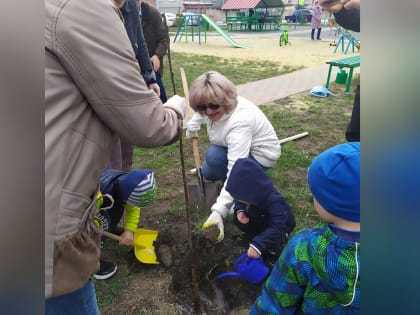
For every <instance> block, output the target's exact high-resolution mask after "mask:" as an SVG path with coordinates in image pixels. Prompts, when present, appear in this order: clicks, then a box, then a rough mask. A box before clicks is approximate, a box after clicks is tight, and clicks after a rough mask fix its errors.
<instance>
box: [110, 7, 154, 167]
mask: <svg viewBox="0 0 420 315" xmlns="http://www.w3.org/2000/svg"><path fill="white" fill-rule="evenodd" d="M115 3H116V5H117V7H119V9H120V12H121V14H122V16H123V18H124V26H125V30H126V31H127V35H128V38H129V39H130V43H131V46H132V47H133V50H134V54H135V55H136V59H137V61H138V63H139V66H140V73H141V75H142V76H143V79H144V81H145V82H146V84H147V86H148V87H149V89H151V90H153V91H154V92H155V93H156V94H157V95H159V96H160V93H161V89H160V86H159V84H158V82H157V79H156V75H155V72H154V71H153V65H152V62H151V61H150V57H149V52H148V50H147V43H146V40H145V38H144V34H143V27H142V25H141V20H140V16H139V9H138V7H137V3H136V0H118V1H115ZM133 152H134V146H133V145H132V144H131V143H127V142H125V141H123V140H121V139H120V138H119V137H117V136H115V137H114V139H113V142H112V149H111V154H110V157H109V160H108V163H107V166H108V167H110V168H115V169H118V170H120V171H121V170H122V171H126V172H128V171H130V170H131V167H132V164H133Z"/></svg>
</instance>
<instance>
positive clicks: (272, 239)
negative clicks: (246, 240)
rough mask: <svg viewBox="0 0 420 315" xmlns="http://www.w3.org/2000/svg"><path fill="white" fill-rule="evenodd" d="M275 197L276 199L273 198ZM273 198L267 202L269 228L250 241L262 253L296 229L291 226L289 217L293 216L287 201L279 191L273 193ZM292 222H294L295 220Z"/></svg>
mask: <svg viewBox="0 0 420 315" xmlns="http://www.w3.org/2000/svg"><path fill="white" fill-rule="evenodd" d="M273 195H274V198H273V197H271V196H273ZM271 196H270V197H269V198H268V199H267V201H266V205H267V208H266V209H267V213H266V215H267V216H268V220H269V221H268V226H267V228H266V229H265V230H264V231H263V232H261V233H259V234H257V235H256V236H255V237H254V238H252V240H251V241H250V244H253V245H254V246H256V247H257V248H258V249H259V250H260V252H261V253H264V252H265V251H266V250H267V249H269V248H270V247H272V246H273V245H274V244H276V243H277V242H279V241H280V240H281V238H282V237H283V236H284V235H285V234H286V233H290V232H291V230H293V228H294V225H293V226H289V222H290V218H289V216H293V214H292V211H291V209H290V206H289V204H288V203H287V201H286V199H284V198H283V196H282V195H281V194H280V193H278V192H277V191H273V194H271ZM292 221H293V222H294V220H292Z"/></svg>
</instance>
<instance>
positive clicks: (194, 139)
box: [191, 136, 201, 169]
mask: <svg viewBox="0 0 420 315" xmlns="http://www.w3.org/2000/svg"><path fill="white" fill-rule="evenodd" d="M191 143H192V148H193V156H194V164H195V167H196V168H197V169H198V168H199V167H201V161H200V151H199V150H198V137H197V136H193V137H192V138H191Z"/></svg>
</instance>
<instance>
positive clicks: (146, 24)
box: [136, 0, 169, 103]
mask: <svg viewBox="0 0 420 315" xmlns="http://www.w3.org/2000/svg"><path fill="white" fill-rule="evenodd" d="M136 2H137V6H138V7H139V8H140V14H141V23H142V26H143V32H144V38H145V39H146V43H147V48H148V50H149V55H150V60H151V62H152V65H153V70H154V71H155V74H156V81H157V83H158V84H159V87H160V99H161V100H162V103H165V102H166V100H167V96H166V91H165V86H164V85H163V81H162V75H163V57H164V56H165V55H166V54H167V53H168V47H169V34H168V31H167V29H166V27H165V25H164V23H163V21H162V16H161V15H160V13H159V10H158V9H156V8H155V7H154V6H152V5H151V4H149V3H147V2H144V1H142V0H136Z"/></svg>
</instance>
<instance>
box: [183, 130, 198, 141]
mask: <svg viewBox="0 0 420 315" xmlns="http://www.w3.org/2000/svg"><path fill="white" fill-rule="evenodd" d="M185 135H186V136H187V138H188V139H191V138H192V137H194V136H196V135H197V132H196V131H190V130H188V129H187V131H186V132H185Z"/></svg>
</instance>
